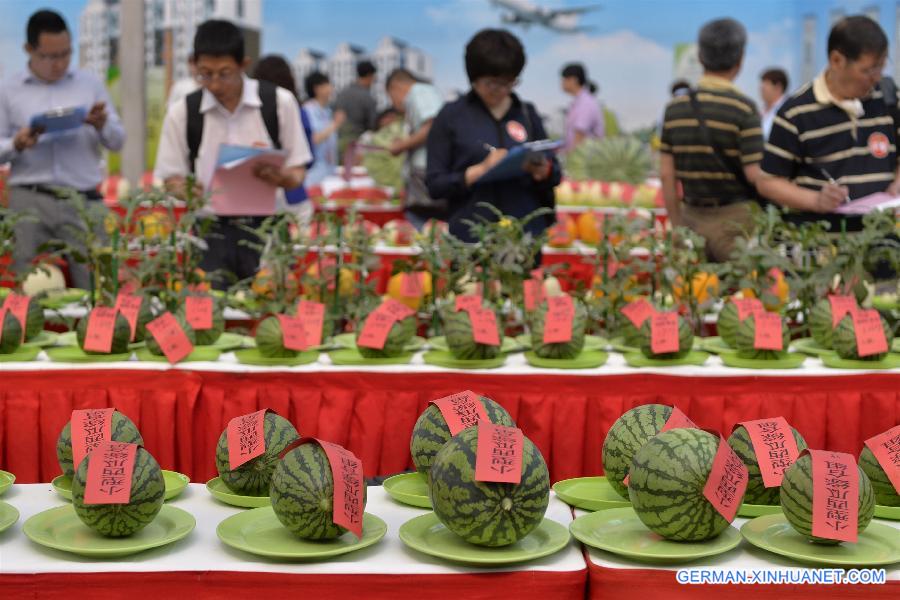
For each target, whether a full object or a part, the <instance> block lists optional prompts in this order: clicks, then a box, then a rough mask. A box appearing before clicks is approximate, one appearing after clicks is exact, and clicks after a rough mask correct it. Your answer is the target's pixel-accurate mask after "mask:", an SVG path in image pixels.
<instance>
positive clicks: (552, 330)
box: [544, 295, 575, 344]
mask: <svg viewBox="0 0 900 600" xmlns="http://www.w3.org/2000/svg"><path fill="white" fill-rule="evenodd" d="M574 320H575V303H574V302H572V297H571V296H568V295H566V296H554V297H552V298H547V317H546V320H545V321H544V343H545V344H561V343H565V342H569V341H571V340H572V322H573V321H574Z"/></svg>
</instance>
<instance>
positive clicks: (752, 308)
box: [732, 298, 765, 321]
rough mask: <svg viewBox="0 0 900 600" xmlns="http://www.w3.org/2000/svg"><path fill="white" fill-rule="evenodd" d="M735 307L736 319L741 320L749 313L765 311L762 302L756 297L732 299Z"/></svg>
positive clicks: (754, 313) (749, 314)
mask: <svg viewBox="0 0 900 600" xmlns="http://www.w3.org/2000/svg"><path fill="white" fill-rule="evenodd" d="M732 302H733V303H734V306H735V307H736V308H737V312H738V321H743V320H744V319H746V318H747V317H749V316H751V315H756V314H759V313H762V312H765V308H763V303H762V302H760V300H759V299H758V298H735V299H733V300H732Z"/></svg>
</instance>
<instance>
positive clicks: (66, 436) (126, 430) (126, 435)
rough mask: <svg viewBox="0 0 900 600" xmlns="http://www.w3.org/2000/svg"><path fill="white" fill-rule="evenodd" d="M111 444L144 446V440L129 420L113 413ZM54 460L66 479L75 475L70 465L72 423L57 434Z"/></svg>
mask: <svg viewBox="0 0 900 600" xmlns="http://www.w3.org/2000/svg"><path fill="white" fill-rule="evenodd" d="M109 431H110V440H109V441H111V442H126V443H128V444H137V445H138V446H143V445H144V438H142V437H141V432H140V431H138V428H137V427H136V426H135V424H134V422H132V420H131V419H129V418H128V417H126V416H125V415H123V414H122V413H120V412H119V411H114V412H113V414H112V422H111V423H110V427H109ZM56 460H57V462H59V468H60V470H61V471H62V472H63V475H65V476H66V477H72V476H73V475H74V474H75V465H73V464H72V422H71V421H69V422H68V423H66V426H65V427H63V428H62V431H60V432H59V437H58V438H57V440H56Z"/></svg>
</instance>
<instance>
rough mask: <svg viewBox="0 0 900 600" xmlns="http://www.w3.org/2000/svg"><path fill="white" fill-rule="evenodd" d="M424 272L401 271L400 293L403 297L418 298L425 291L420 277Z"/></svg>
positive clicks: (422, 276)
mask: <svg viewBox="0 0 900 600" xmlns="http://www.w3.org/2000/svg"><path fill="white" fill-rule="evenodd" d="M424 277H425V273H401V274H400V295H401V296H403V297H404V298H419V297H421V296H422V295H423V294H424V293H425V292H424V290H423V287H422V279H423V278H424Z"/></svg>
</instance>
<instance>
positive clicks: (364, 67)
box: [356, 60, 376, 77]
mask: <svg viewBox="0 0 900 600" xmlns="http://www.w3.org/2000/svg"><path fill="white" fill-rule="evenodd" d="M375 71H376V69H375V65H373V64H372V61H371V60H361V61H359V62H358V63H356V76H357V77H368V76H369V75H374V74H375Z"/></svg>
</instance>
